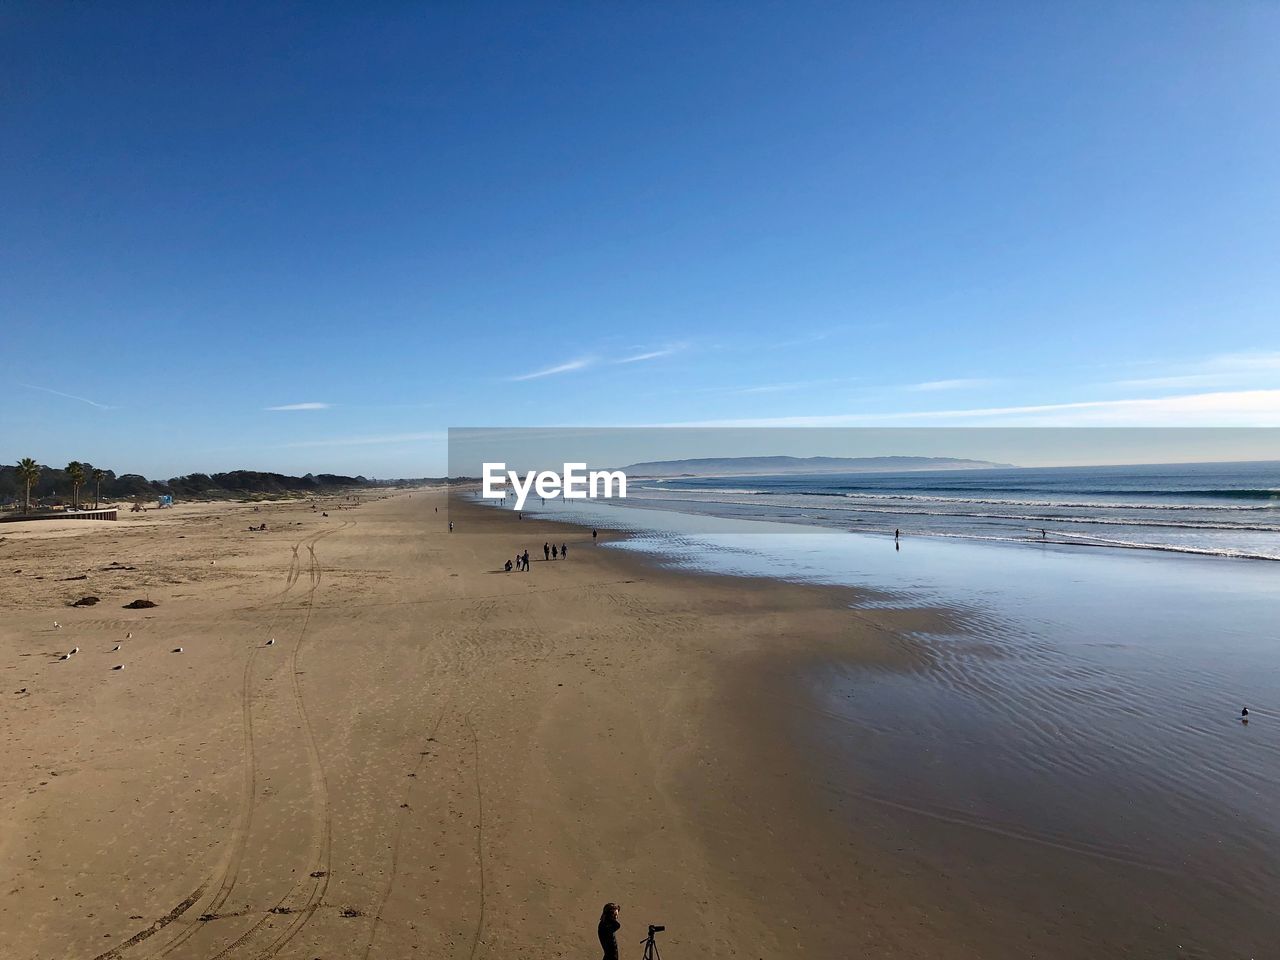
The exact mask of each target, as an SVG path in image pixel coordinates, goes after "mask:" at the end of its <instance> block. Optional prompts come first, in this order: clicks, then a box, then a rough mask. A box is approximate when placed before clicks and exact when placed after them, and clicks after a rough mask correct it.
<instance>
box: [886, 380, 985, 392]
mask: <svg viewBox="0 0 1280 960" xmlns="http://www.w3.org/2000/svg"><path fill="white" fill-rule="evenodd" d="M999 382H1000V381H999V380H990V379H987V378H985V377H960V378H957V379H955V380H926V381H925V382H924V383H913V384H911V385H910V386H909V387H907V389H908V390H914V391H917V392H921V393H929V392H932V391H935V390H975V389H977V388H978V387H991V386H995V385H996V384H997V383H999Z"/></svg>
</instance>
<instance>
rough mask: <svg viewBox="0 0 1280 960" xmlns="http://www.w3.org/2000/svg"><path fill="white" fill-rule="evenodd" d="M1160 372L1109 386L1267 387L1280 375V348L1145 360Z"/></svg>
mask: <svg viewBox="0 0 1280 960" xmlns="http://www.w3.org/2000/svg"><path fill="white" fill-rule="evenodd" d="M1141 365H1142V366H1143V367H1146V368H1147V369H1152V370H1159V373H1158V375H1154V376H1147V377H1138V378H1130V379H1124V380H1113V381H1111V382H1110V383H1108V384H1106V386H1108V387H1110V388H1113V389H1119V390H1135V389H1136V390H1161V389H1172V390H1176V389H1179V388H1183V387H1246V386H1254V385H1257V386H1265V385H1267V384H1269V383H1274V382H1275V377H1277V376H1280V351H1276V350H1254V351H1244V352H1237V353H1223V354H1218V355H1217V356H1212V357H1206V358H1204V359H1202V360H1192V361H1181V362H1176V363H1160V362H1157V361H1143V363H1142V364H1141Z"/></svg>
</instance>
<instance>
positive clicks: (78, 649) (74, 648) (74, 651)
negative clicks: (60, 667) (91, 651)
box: [71, 647, 80, 653]
mask: <svg viewBox="0 0 1280 960" xmlns="http://www.w3.org/2000/svg"><path fill="white" fill-rule="evenodd" d="M79 652H80V648H79V647H72V648H71V653H79Z"/></svg>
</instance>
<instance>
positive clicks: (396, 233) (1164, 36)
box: [0, 0, 1280, 477]
mask: <svg viewBox="0 0 1280 960" xmlns="http://www.w3.org/2000/svg"><path fill="white" fill-rule="evenodd" d="M354 7H355V5H333V6H332V7H329V8H326V6H325V5H323V4H293V5H290V4H218V3H207V4H201V5H182V7H181V9H177V8H175V7H174V5H169V4H155V5H151V6H148V5H146V4H140V3H139V4H131V5H105V4H74V3H67V4H56V3H31V4H21V3H16V4H7V5H5V6H4V7H3V8H0V83H2V97H0V124H3V127H2V128H0V139H2V141H3V143H4V148H3V150H0V190H2V193H0V207H2V208H3V216H2V217H0V328H2V329H3V341H0V342H2V344H3V345H2V346H0V373H3V374H4V376H5V381H6V386H7V390H6V403H5V414H4V418H3V421H2V422H3V424H4V426H3V430H2V432H0V462H13V461H14V460H16V459H17V458H19V457H22V456H33V457H36V458H37V459H39V460H41V461H43V462H50V463H64V462H66V461H67V460H69V459H72V458H78V459H84V460H89V461H91V462H93V463H95V464H100V465H103V466H109V467H112V468H114V469H116V470H118V471H136V472H142V473H146V474H148V475H151V476H160V477H166V476H171V475H174V474H177V473H183V472H187V471H191V470H218V469H230V468H235V467H247V468H255V469H272V470H280V471H284V472H306V471H309V470H311V471H320V470H334V471H340V472H356V473H364V474H366V475H370V476H406V475H407V476H414V475H422V474H430V473H439V472H441V471H442V470H443V469H444V463H445V447H444V442H443V439H442V437H443V431H444V430H445V429H446V428H447V427H450V426H529V425H539V424H574V425H585V426H609V425H647V424H669V423H680V424H684V423H696V424H721V423H731V424H741V425H769V424H780V425H787V426H801V425H806V424H814V425H821V426H844V425H850V426H915V425H930V426H938V425H956V426H962V425H963V426H969V425H981V426H998V425H1042V424H1043V425H1096V424H1105V425H1129V424H1142V425H1182V424H1189V425H1247V426H1259V425H1265V426H1280V334H1278V333H1277V331H1280V322H1277V321H1278V320H1280V318H1278V317H1277V307H1278V305H1280V269H1278V268H1277V264H1280V163H1277V161H1276V158H1277V157H1278V156H1280V111H1277V110H1276V104H1277V103H1280V57H1277V56H1275V37H1276V36H1277V35H1280V7H1277V6H1276V5H1275V4H1270V3H1266V4H1264V3H1247V2H1239V3H1234V2H1232V3H1209V2H1195V3H1177V2H1168V0H1160V2H1149V3H1125V4H1116V3H1099V4H1090V3H1071V4H1058V5H1052V6H1051V5H1046V4H1028V3H1010V4H1001V3H993V2H984V3H974V4H956V3H942V2H938V3H909V2H907V3H891V4H887V3H866V4H857V3H840V4H804V3H801V4H726V3H700V4H638V3H637V4H525V5H506V4H497V3H488V4H470V5H468V4H460V3H458V4H453V3H444V4H435V5H413V4H402V3H373V4H368V5H362V9H360V10H356V9H354ZM885 452H886V453H891V452H894V451H885Z"/></svg>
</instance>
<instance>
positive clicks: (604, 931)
mask: <svg viewBox="0 0 1280 960" xmlns="http://www.w3.org/2000/svg"><path fill="white" fill-rule="evenodd" d="M621 912H622V908H621V907H620V906H618V905H617V904H616V903H606V904H605V905H604V910H603V911H602V912H601V914H600V926H599V927H597V928H596V933H597V934H599V936H600V946H601V947H603V948H604V958H603V960H618V929H619V928H620V927H621V926H622V924H620V923H619V922H618V914H619V913H621Z"/></svg>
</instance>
